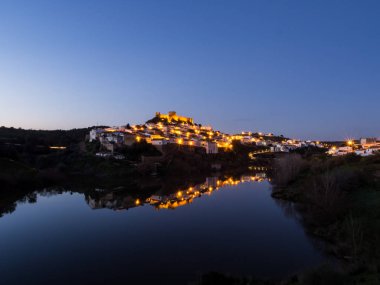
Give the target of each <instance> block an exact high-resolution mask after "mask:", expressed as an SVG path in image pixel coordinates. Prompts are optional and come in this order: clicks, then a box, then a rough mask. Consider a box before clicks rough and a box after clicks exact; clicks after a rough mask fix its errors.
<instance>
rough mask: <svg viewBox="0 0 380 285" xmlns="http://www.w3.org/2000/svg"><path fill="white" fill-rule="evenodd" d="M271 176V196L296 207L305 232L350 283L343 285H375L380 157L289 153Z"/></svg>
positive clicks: (379, 270) (379, 267) (378, 276)
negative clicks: (317, 240)
mask: <svg viewBox="0 0 380 285" xmlns="http://www.w3.org/2000/svg"><path fill="white" fill-rule="evenodd" d="M273 176H274V184H275V188H274V190H273V193H272V196H273V197H275V198H279V199H285V200H289V201H292V202H294V203H291V204H290V205H287V206H288V207H292V208H293V210H294V211H295V212H296V213H297V214H296V216H297V217H298V218H299V219H300V221H301V223H302V224H303V225H304V227H305V229H306V231H307V232H308V233H309V234H311V235H312V236H316V237H319V238H322V239H323V240H324V241H326V243H325V248H324V249H325V251H326V252H327V253H328V254H331V255H334V256H335V257H337V258H338V259H339V260H341V261H342V264H343V265H344V270H345V273H346V275H347V276H349V277H350V278H349V281H347V282H348V283H344V284H379V283H380V247H379V245H380V155H376V156H369V157H360V156H356V155H346V156H343V157H327V156H326V155H321V154H315V155H311V156H310V155H305V153H302V154H297V153H293V154H290V155H285V156H282V157H279V158H277V159H276V160H275V161H274V173H273ZM360 280H362V281H363V282H362V283H360ZM371 280H376V282H379V283H376V282H375V283H371V282H372V281H371ZM349 282H351V283H349ZM352 282H354V283H352ZM366 282H368V283H366ZM318 284H320V283H318Z"/></svg>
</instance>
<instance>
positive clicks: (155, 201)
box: [86, 172, 267, 210]
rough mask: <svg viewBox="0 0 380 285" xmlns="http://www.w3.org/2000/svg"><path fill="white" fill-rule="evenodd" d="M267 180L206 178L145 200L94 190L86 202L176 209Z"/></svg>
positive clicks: (123, 207) (98, 205) (256, 177)
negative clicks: (231, 188)
mask: <svg viewBox="0 0 380 285" xmlns="http://www.w3.org/2000/svg"><path fill="white" fill-rule="evenodd" d="M266 179H267V175H266V173H264V172H261V173H256V174H254V175H244V176H241V177H240V178H239V179H237V178H235V177H232V176H231V177H207V178H206V180H205V182H203V183H199V184H195V185H192V186H189V187H186V188H178V189H176V190H175V191H174V192H172V193H170V194H167V195H159V194H156V193H154V194H152V195H150V196H149V197H147V198H145V199H144V198H140V197H138V198H135V196H134V195H129V194H128V193H126V192H124V191H120V190H119V191H107V190H105V189H95V191H94V192H93V193H89V194H86V202H87V203H88V205H89V206H90V207H91V208H92V209H103V208H107V209H112V210H128V209H130V208H134V207H139V206H143V205H146V204H148V205H151V206H153V207H155V208H156V209H158V210H160V209H176V208H178V207H181V206H184V205H187V204H190V203H192V202H193V201H194V199H197V198H200V197H202V196H203V195H211V194H212V193H213V192H214V191H218V190H219V189H220V188H221V187H225V186H236V185H238V184H240V183H244V182H262V181H264V180H266Z"/></svg>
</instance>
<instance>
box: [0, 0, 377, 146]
mask: <svg viewBox="0 0 380 285" xmlns="http://www.w3.org/2000/svg"><path fill="white" fill-rule="evenodd" d="M379 15H380V1H378V0H374V1H369V0H366V1H359V0H358V1H347V0H345V1H343V0H341V1H333V0H328V1H303V0H302V1H301V0H300V1H295V0H294V1H285V0H281V1H264V0H261V1H254V0H247V1H236V0H233V1H232V0H230V1H221V0H214V1H211V0H200V1H189V0H173V1H166V0H152V1H148V0H135V1H122V0H120V1H108V0H107V1H106V0H103V1H94V0H92V1H84V0H83V1H79V0H73V1H69V0H61V1H52V0H46V1H38V0H33V1H30V0H25V1H18V0H1V1H0V99H1V100H0V102H1V109H0V125H5V126H14V127H24V128H43V129H55V128H63V129H67V128H73V127H85V126H91V125H95V124H97V123H98V124H108V125H120V124H125V123H127V122H130V123H139V122H143V121H145V120H147V119H149V118H150V117H152V116H153V114H154V113H155V112H156V111H161V112H167V111H169V110H176V111H177V112H178V113H180V114H183V115H188V116H192V117H194V119H195V121H197V122H201V123H203V124H211V125H213V126H214V127H215V128H217V129H220V130H222V131H226V132H237V131H240V130H253V131H267V132H275V133H280V134H284V135H288V136H291V137H296V138H313V139H344V138H348V137H360V136H380V125H379V122H380V120H379V113H380V112H379V106H380V96H379V90H380V16H379Z"/></svg>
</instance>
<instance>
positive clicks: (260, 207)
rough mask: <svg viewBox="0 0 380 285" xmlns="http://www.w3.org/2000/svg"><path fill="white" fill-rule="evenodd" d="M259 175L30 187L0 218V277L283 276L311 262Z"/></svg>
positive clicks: (309, 246)
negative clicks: (29, 196) (179, 183)
mask: <svg viewBox="0 0 380 285" xmlns="http://www.w3.org/2000/svg"><path fill="white" fill-rule="evenodd" d="M264 176H265V175H254V176H252V175H251V176H243V177H241V178H240V179H233V178H228V179H227V178H225V179H218V178H207V179H206V181H205V182H204V183H201V184H197V185H192V186H190V187H186V188H184V189H180V188H179V189H178V190H176V191H175V192H172V193H169V194H168V193H165V192H164V191H159V192H157V193H152V194H151V195H148V196H146V195H145V196H144V198H136V197H138V195H137V196H136V195H133V196H131V195H129V194H128V191H126V190H117V191H116V190H114V191H109V190H106V189H95V188H94V190H93V191H91V192H90V193H87V192H84V193H78V192H70V191H68V190H64V191H62V190H60V191H51V190H49V191H47V190H45V191H39V192H36V193H35V197H34V199H33V200H34V201H33V203H27V202H18V203H17V207H16V209H15V210H14V211H13V212H12V213H10V214H5V215H3V216H2V217H1V218H0V276H1V284H7V285H12V284H25V285H28V284H111V283H115V284H116V283H117V284H189V282H194V281H196V280H197V279H199V276H201V275H202V274H204V273H207V272H210V271H216V272H221V273H224V274H232V275H238V276H257V277H260V278H269V277H270V278H282V277H286V276H289V275H291V274H294V273H297V272H299V271H302V270H305V269H307V268H310V267H313V266H316V265H318V264H320V263H321V262H323V261H324V259H325V257H323V255H322V254H321V253H320V252H319V251H318V249H316V247H315V246H313V242H312V241H311V240H310V238H309V237H308V236H307V235H306V234H305V233H304V230H303V228H302V226H301V225H300V224H299V223H298V222H297V221H296V220H295V219H294V218H293V217H291V216H289V215H286V213H285V211H284V210H283V209H282V208H281V207H280V206H279V205H278V204H277V203H276V201H275V200H274V199H273V198H272V197H271V196H270V193H271V185H270V183H269V182H268V181H267V180H266V179H265V178H263V177H264ZM162 193H164V194H162Z"/></svg>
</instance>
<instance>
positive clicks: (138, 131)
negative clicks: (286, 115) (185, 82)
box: [89, 111, 326, 158]
mask: <svg viewBox="0 0 380 285" xmlns="http://www.w3.org/2000/svg"><path fill="white" fill-rule="evenodd" d="M94 141H98V142H100V144H101V146H102V150H103V151H102V152H98V153H97V155H98V156H103V157H107V156H111V155H114V153H115V152H117V149H119V148H120V147H122V146H131V145H132V144H134V143H136V142H141V141H146V142H147V143H149V144H151V145H153V146H155V147H156V148H157V149H158V150H160V151H162V150H163V149H164V147H165V146H166V145H169V144H176V145H179V146H181V145H183V146H188V147H191V148H199V149H203V150H204V151H205V153H207V154H216V153H218V152H228V151H231V150H233V142H234V141H235V142H240V143H241V144H244V145H250V146H260V147H265V148H266V151H267V152H289V151H291V150H294V149H297V148H301V147H306V146H314V147H319V148H323V147H326V145H324V144H322V143H321V142H319V141H309V140H308V141H301V140H294V139H287V138H284V137H283V136H282V135H279V136H276V135H274V134H272V133H266V134H264V133H261V132H241V133H239V134H232V135H231V134H227V133H223V132H221V131H218V130H214V129H213V127H211V126H208V125H207V126H205V125H202V124H197V123H194V120H193V118H189V117H184V116H179V115H177V113H176V112H174V111H171V112H169V113H168V114H161V113H159V112H157V113H156V115H155V117H154V118H152V119H150V120H148V121H147V122H146V123H144V124H140V125H132V126H131V125H129V124H127V125H126V126H121V127H112V128H93V129H92V130H91V131H90V133H89V142H94ZM114 156H115V158H122V157H121V156H120V155H114Z"/></svg>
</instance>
